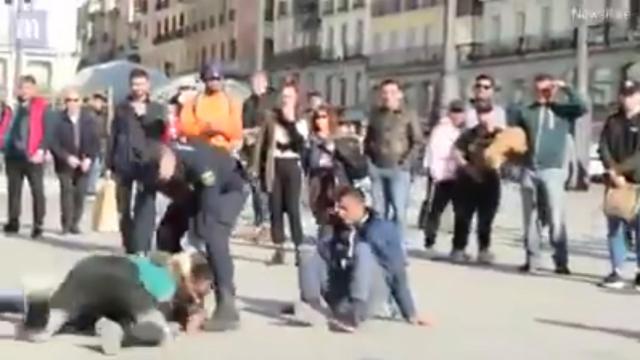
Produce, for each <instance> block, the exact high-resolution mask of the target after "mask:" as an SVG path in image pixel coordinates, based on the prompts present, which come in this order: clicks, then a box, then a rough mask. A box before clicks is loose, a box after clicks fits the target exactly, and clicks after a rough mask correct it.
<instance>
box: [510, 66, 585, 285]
mask: <svg viewBox="0 0 640 360" xmlns="http://www.w3.org/2000/svg"><path fill="white" fill-rule="evenodd" d="M534 90H535V96H536V99H535V101H534V102H533V103H532V104H529V105H526V106H523V107H519V108H517V109H516V110H515V111H514V112H513V113H512V119H511V120H512V124H513V125H515V126H518V127H521V128H522V129H523V130H524V131H525V133H526V134H527V142H528V148H529V151H528V154H527V163H526V169H525V171H524V174H523V179H522V187H521V191H522V204H523V214H524V244H525V249H526V254H527V256H526V258H527V260H526V263H525V264H524V265H523V266H521V267H520V270H521V271H522V272H535V271H537V270H538V268H539V267H540V248H541V239H540V236H539V234H537V231H536V229H537V226H536V221H535V220H534V214H537V216H538V217H540V215H541V214H543V213H544V214H547V215H548V216H547V219H545V220H546V221H548V224H549V239H550V242H551V245H552V246H553V248H554V255H553V261H554V264H555V272H556V273H557V274H560V275H569V274H570V271H569V267H568V259H569V256H568V252H567V230H566V225H565V186H564V184H565V180H566V178H567V169H566V166H565V164H566V162H565V154H566V151H567V139H568V137H569V135H570V133H571V128H572V126H573V122H574V121H575V120H576V119H578V118H579V117H581V116H582V115H584V113H585V112H586V111H587V110H586V105H585V102H584V101H583V100H582V99H581V98H580V96H579V95H578V94H577V93H576V92H575V91H574V90H573V89H571V88H570V87H569V86H568V85H567V84H566V83H565V82H564V81H562V80H557V79H555V78H554V77H553V76H551V75H548V74H539V75H537V76H536V77H535V80H534ZM558 92H562V93H564V94H565V96H566V100H565V101H560V100H558V98H557V96H556V95H557V94H558ZM538 195H542V196H538ZM538 199H543V201H537V200H538ZM536 203H537V204H536ZM541 207H542V208H541Z"/></svg>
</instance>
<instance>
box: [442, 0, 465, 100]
mask: <svg viewBox="0 0 640 360" xmlns="http://www.w3.org/2000/svg"><path fill="white" fill-rule="evenodd" d="M457 8H458V1H457V0H446V2H445V28H444V57H443V62H444V63H443V76H442V98H441V99H442V101H441V104H440V105H441V108H444V107H446V106H447V104H448V103H449V102H450V101H451V100H454V99H456V98H458V97H459V96H460V90H459V84H458V58H457V54H456V39H455V22H456V9H457Z"/></svg>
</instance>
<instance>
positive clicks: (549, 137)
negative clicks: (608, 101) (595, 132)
mask: <svg viewBox="0 0 640 360" xmlns="http://www.w3.org/2000/svg"><path fill="white" fill-rule="evenodd" d="M562 90H563V91H564V93H565V94H566V96H567V100H566V102H557V101H552V102H551V103H549V104H541V103H539V102H537V101H536V102H534V103H533V104H530V105H526V106H521V107H519V108H517V109H515V111H513V113H512V116H513V118H512V119H511V123H512V124H513V125H514V126H519V127H521V128H522V129H523V130H524V131H525V133H526V134H527V142H528V147H529V153H528V155H527V158H528V161H529V164H528V165H529V166H531V167H532V168H534V169H561V168H563V167H564V164H565V155H566V150H567V138H568V135H569V134H571V133H572V131H571V130H572V128H573V123H574V122H575V120H576V119H578V118H579V117H581V116H582V115H584V113H585V112H586V111H587V107H586V104H585V102H584V101H583V100H582V98H581V97H580V96H579V95H578V94H577V93H576V92H575V91H574V90H573V89H571V88H569V87H565V88H563V89H562Z"/></svg>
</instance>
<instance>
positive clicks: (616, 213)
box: [603, 184, 640, 221]
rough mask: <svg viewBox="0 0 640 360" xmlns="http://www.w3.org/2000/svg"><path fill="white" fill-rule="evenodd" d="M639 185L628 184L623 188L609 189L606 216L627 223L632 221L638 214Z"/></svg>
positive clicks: (606, 196)
mask: <svg viewBox="0 0 640 360" xmlns="http://www.w3.org/2000/svg"><path fill="white" fill-rule="evenodd" d="M638 191H639V188H638V186H637V185H632V184H626V185H624V186H621V187H615V188H614V187H609V188H607V190H606V192H605V196H604V205H603V209H604V214H605V215H607V216H609V217H615V218H618V219H623V220H626V221H632V220H633V219H634V218H635V217H636V216H637V214H638V207H639V206H640V201H638Z"/></svg>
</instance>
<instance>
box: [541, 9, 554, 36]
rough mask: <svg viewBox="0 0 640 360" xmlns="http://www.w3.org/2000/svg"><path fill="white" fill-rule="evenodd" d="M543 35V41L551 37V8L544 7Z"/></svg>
mask: <svg viewBox="0 0 640 360" xmlns="http://www.w3.org/2000/svg"><path fill="white" fill-rule="evenodd" d="M540 19H541V20H542V23H541V24H540V25H541V29H540V30H541V34H542V38H543V39H545V40H546V39H548V38H549V36H550V35H551V6H548V5H547V6H543V7H542V15H541V18H540Z"/></svg>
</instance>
